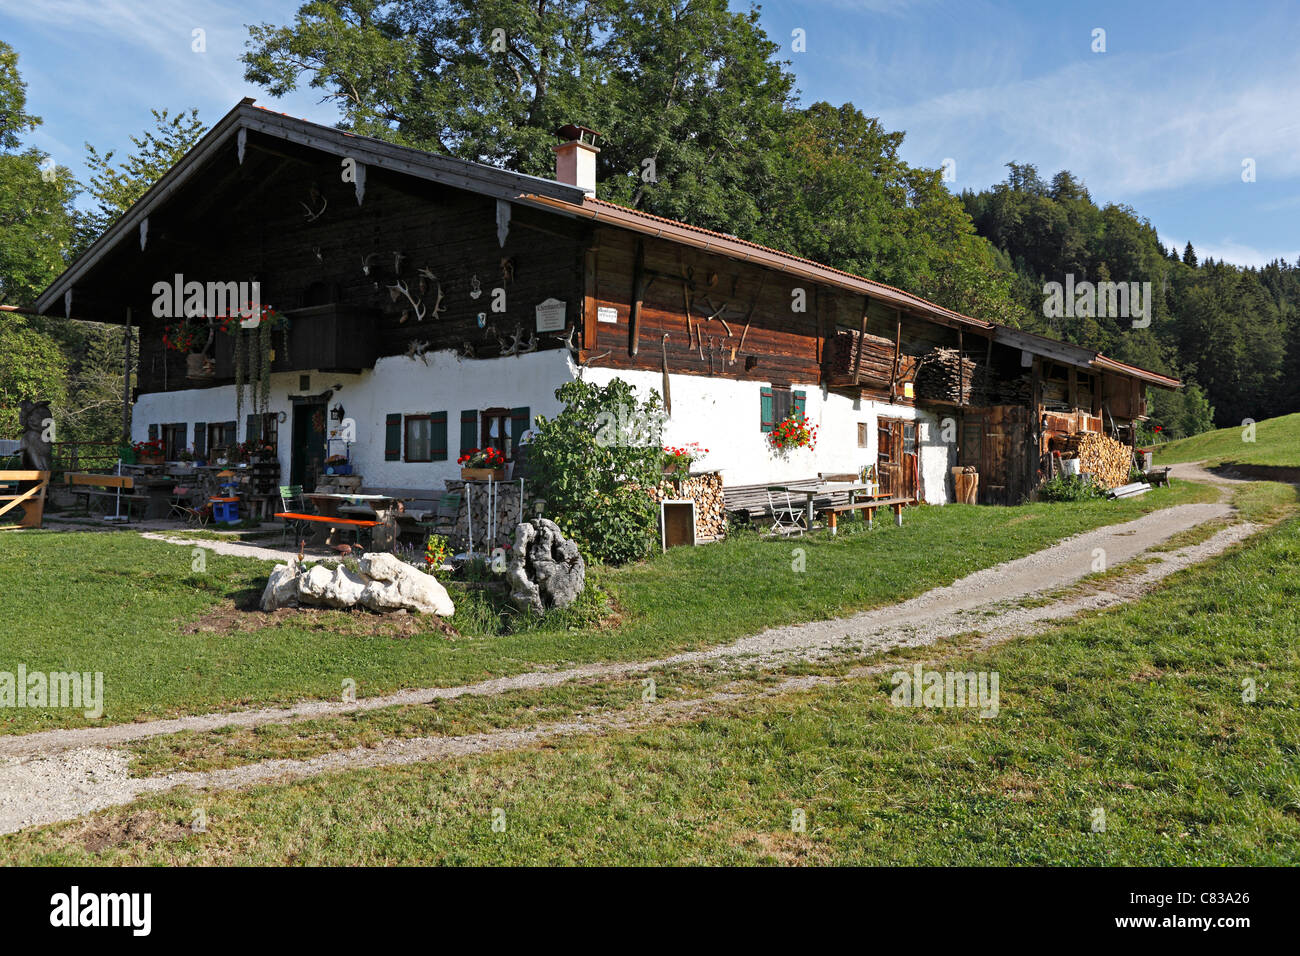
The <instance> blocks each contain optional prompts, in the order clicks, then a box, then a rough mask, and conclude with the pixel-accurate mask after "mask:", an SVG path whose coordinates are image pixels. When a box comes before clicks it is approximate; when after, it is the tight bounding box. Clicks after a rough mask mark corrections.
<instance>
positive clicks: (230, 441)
mask: <svg viewBox="0 0 1300 956" xmlns="http://www.w3.org/2000/svg"><path fill="white" fill-rule="evenodd" d="M237 424H238V423H237V422H223V423H222V426H221V430H222V432H223V433H224V434H225V439H224V440H225V443H226V450H227V451H233V450H234V447H235V445H236V444H238V442H239V432H238V431H237V430H236V425H237Z"/></svg>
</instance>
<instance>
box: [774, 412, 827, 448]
mask: <svg viewBox="0 0 1300 956" xmlns="http://www.w3.org/2000/svg"><path fill="white" fill-rule="evenodd" d="M767 440H768V442H769V443H770V444H771V446H772V448H773V449H774V450H776V451H778V452H781V453H787V452H790V451H793V450H794V449H796V448H807V449H808V450H809V451H811V450H812V449H814V448H816V447H817V426H816V425H813V424H812V423H811V422H809V421H808V416H807V415H791V416H790V417H789V418H787V419H785V420H784V421H780V422H777V423H776V427H775V428H773V429H772V430H771V431H770V432H768V434H767Z"/></svg>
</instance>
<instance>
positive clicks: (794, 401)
mask: <svg viewBox="0 0 1300 956" xmlns="http://www.w3.org/2000/svg"><path fill="white" fill-rule="evenodd" d="M807 398H808V395H807V394H806V393H805V392H794V393H793V396H792V397H791V399H790V414H792V415H794V416H795V417H796V418H802V417H803V415H804V402H805V401H806V400H807Z"/></svg>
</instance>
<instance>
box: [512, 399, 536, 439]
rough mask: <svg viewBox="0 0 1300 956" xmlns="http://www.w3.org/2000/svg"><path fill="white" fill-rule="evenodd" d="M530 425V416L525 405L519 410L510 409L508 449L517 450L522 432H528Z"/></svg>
mask: <svg viewBox="0 0 1300 956" xmlns="http://www.w3.org/2000/svg"><path fill="white" fill-rule="evenodd" d="M531 424H532V416H531V414H530V413H529V409H528V406H527V405H521V406H520V407H519V408H512V409H510V447H511V448H518V447H519V439H521V438H523V437H524V432H526V431H528V428H529V426H530V425H531Z"/></svg>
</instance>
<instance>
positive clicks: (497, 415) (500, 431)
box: [478, 408, 514, 461]
mask: <svg viewBox="0 0 1300 956" xmlns="http://www.w3.org/2000/svg"><path fill="white" fill-rule="evenodd" d="M478 420H479V444H478V447H479V448H495V449H497V450H498V451H500V452H501V453H502V454H503V455H505V456H506V461H511V460H512V459H513V458H514V455H513V454H512V453H511V452H512V448H511V444H512V443H511V441H510V409H508V408H485V409H483V411H482V412H480V413H479V418H478Z"/></svg>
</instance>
